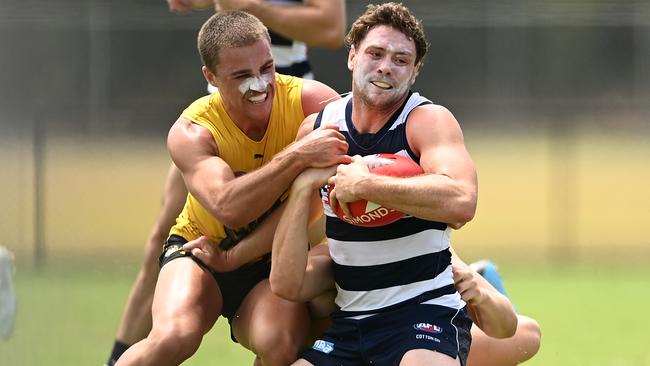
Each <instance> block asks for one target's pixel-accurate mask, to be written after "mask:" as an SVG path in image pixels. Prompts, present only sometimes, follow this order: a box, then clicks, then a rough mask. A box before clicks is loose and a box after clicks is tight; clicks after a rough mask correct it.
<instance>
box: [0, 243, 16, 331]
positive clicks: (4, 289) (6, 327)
mask: <svg viewBox="0 0 650 366" xmlns="http://www.w3.org/2000/svg"><path fill="white" fill-rule="evenodd" d="M13 278H14V256H13V253H11V252H10V251H9V249H7V248H5V247H3V246H1V245H0V339H9V337H11V334H12V333H13V331H14V325H15V323H16V291H15V290H14V279H13Z"/></svg>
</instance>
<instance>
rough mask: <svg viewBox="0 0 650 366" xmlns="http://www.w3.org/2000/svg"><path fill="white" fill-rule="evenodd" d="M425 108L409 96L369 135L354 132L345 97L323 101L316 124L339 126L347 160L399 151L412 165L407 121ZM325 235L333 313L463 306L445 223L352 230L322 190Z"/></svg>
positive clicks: (404, 221) (412, 221)
mask: <svg viewBox="0 0 650 366" xmlns="http://www.w3.org/2000/svg"><path fill="white" fill-rule="evenodd" d="M424 104H431V101H430V100H428V99H427V98H424V97H422V96H420V95H419V94H418V93H409V97H408V98H407V100H406V102H405V103H404V105H403V106H402V107H401V108H400V109H399V110H398V111H396V112H395V114H394V115H393V116H392V117H391V119H390V120H389V121H388V122H387V123H386V125H384V127H382V128H381V130H380V131H379V132H377V133H375V134H360V133H358V132H357V131H356V129H355V128H354V125H353V124H352V120H351V116H352V94H350V95H348V96H346V97H345V98H343V99H340V100H337V101H335V102H332V103H330V104H328V105H327V106H326V107H325V108H324V110H323V111H321V113H320V114H319V115H318V117H317V119H316V122H315V126H314V128H317V127H318V126H320V125H321V124H327V125H332V124H335V125H338V126H339V131H340V132H341V133H342V134H343V135H344V136H345V138H346V141H347V142H348V144H349V149H348V155H361V156H366V155H373V154H379V153H390V154H398V155H402V156H405V157H409V158H410V159H412V160H414V161H416V162H419V157H418V156H416V155H415V154H414V153H413V151H411V149H410V148H409V145H408V142H407V138H406V122H407V119H408V116H409V113H410V112H411V111H413V109H415V108H417V107H418V106H421V105H424ZM321 198H322V200H323V206H324V211H325V215H326V220H327V226H326V232H327V238H328V245H329V250H330V255H331V256H332V260H333V262H334V264H333V273H334V279H335V281H336V287H337V290H338V294H337V296H336V304H337V305H338V306H339V307H340V309H341V310H340V312H339V313H338V314H335V316H344V317H349V316H362V315H365V314H374V313H378V312H381V311H386V310H389V309H392V308H394V307H397V306H400V305H403V304H405V303H410V302H418V303H424V304H435V305H441V306H446V307H450V308H453V309H460V308H462V307H464V306H465V303H464V302H463V300H462V299H461V298H460V295H459V294H458V292H456V289H455V288H454V285H453V284H454V281H453V276H452V272H451V252H450V250H449V245H450V234H451V229H450V228H449V227H448V226H447V224H445V223H441V222H434V221H428V220H423V219H419V218H416V217H412V216H408V215H407V216H405V217H403V218H401V219H400V220H398V221H396V222H394V223H392V224H389V225H385V226H380V227H359V226H353V225H351V224H348V223H347V222H345V221H343V220H340V219H339V218H337V217H336V215H335V214H334V213H333V211H332V209H331V207H330V206H329V205H328V204H327V189H326V187H325V188H323V189H322V190H321Z"/></svg>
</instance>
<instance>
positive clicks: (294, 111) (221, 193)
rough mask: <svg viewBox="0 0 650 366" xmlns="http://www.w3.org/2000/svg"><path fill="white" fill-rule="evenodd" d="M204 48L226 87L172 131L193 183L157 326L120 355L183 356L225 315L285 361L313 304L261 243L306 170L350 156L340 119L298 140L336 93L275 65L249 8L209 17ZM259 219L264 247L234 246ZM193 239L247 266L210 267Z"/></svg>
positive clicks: (167, 360)
mask: <svg viewBox="0 0 650 366" xmlns="http://www.w3.org/2000/svg"><path fill="white" fill-rule="evenodd" d="M198 48H199V53H200V55H201V59H202V62H203V64H204V67H203V68H202V70H203V74H204V76H205V78H206V80H207V81H208V82H209V83H210V84H211V85H213V86H215V87H218V93H216V94H214V95H210V96H206V97H203V98H201V99H199V100H197V101H196V102H194V103H193V104H192V105H191V106H190V107H189V108H187V109H186V110H185V111H184V112H183V113H182V115H181V117H180V118H179V119H178V120H177V121H176V123H175V124H174V125H173V126H172V128H171V130H170V132H169V137H168V149H169V152H170V155H171V157H172V159H173V161H174V163H175V164H176V166H177V167H178V168H179V170H180V171H181V173H182V174H183V180H184V183H185V185H186V186H187V188H188V190H189V192H190V193H189V195H188V198H187V200H186V203H185V206H184V208H183V212H182V213H181V215H180V216H179V218H178V220H177V224H176V225H175V226H174V227H173V229H172V231H171V235H170V237H169V238H168V240H167V241H166V243H165V247H164V250H163V254H162V255H161V258H160V262H161V270H160V274H159V276H158V282H157V284H156V290H155V294H154V299H153V306H152V319H153V324H152V330H151V332H150V333H149V335H148V336H147V338H146V339H144V340H142V341H140V342H138V343H136V344H135V345H133V346H132V347H131V348H129V349H128V350H127V351H126V352H125V353H124V354H123V355H122V357H121V358H120V359H119V360H118V362H117V365H179V364H181V363H182V362H183V361H184V360H186V359H187V358H188V357H190V356H191V355H192V354H193V353H194V352H195V351H196V350H197V349H198V347H199V345H200V343H201V339H202V337H203V335H204V334H205V333H207V332H208V331H209V330H210V328H211V327H212V326H213V325H214V323H215V322H216V320H217V319H218V317H219V316H221V315H223V316H225V317H226V318H228V319H229V321H230V323H231V327H232V335H233V337H234V339H236V340H237V341H238V342H239V343H240V344H242V345H243V346H245V347H246V348H248V349H250V350H251V351H253V352H254V353H255V354H256V355H257V359H256V363H258V364H261V365H287V364H289V363H291V362H292V361H293V360H295V359H296V357H297V352H298V349H299V347H300V346H301V345H302V343H303V342H304V339H305V337H306V333H307V328H308V325H309V313H308V309H307V306H306V305H305V304H304V303H296V302H291V301H287V300H284V299H281V298H279V297H277V296H275V295H274V294H273V293H272V292H271V290H270V286H269V283H268V273H269V271H270V260H269V257H268V254H265V253H268V252H269V251H270V246H271V240H272V235H273V234H272V233H273V230H274V229H275V224H274V223H277V220H279V213H280V211H281V209H282V207H278V206H281V202H282V199H283V194H284V192H285V191H286V190H287V188H288V187H289V185H290V184H291V182H292V181H293V179H294V178H295V177H296V176H297V175H298V174H299V173H300V172H301V171H303V170H304V169H306V168H310V167H326V166H332V165H335V164H341V163H349V162H350V160H351V159H350V157H348V156H346V155H345V152H346V151H347V147H348V146H347V143H346V142H345V141H344V138H343V136H342V135H341V134H340V133H339V132H338V130H337V129H336V128H331V127H323V128H320V129H318V130H316V131H315V132H313V133H310V134H309V135H308V136H306V137H305V138H303V139H301V140H300V141H297V142H293V143H292V141H293V140H294V139H295V136H296V134H297V132H298V128H299V126H300V123H301V122H302V120H303V119H304V118H305V117H306V116H307V115H310V114H312V113H315V112H318V111H319V110H320V109H321V108H322V107H323V105H324V102H326V101H329V100H332V99H336V98H338V95H337V94H336V93H335V92H334V90H332V89H331V88H329V87H327V86H326V85H324V84H322V83H320V82H317V81H313V80H301V79H297V78H294V77H289V76H281V75H278V74H276V73H275V68H274V62H273V58H272V56H271V48H270V39H269V35H268V31H267V30H266V28H265V27H264V25H262V23H261V22H260V21H259V20H258V19H257V18H255V17H254V16H252V15H250V14H247V13H244V12H240V11H232V12H220V13H217V14H215V15H213V16H212V17H211V18H210V19H208V21H206V23H205V24H204V25H203V27H202V28H201V31H200V32H199V37H198ZM262 220H263V221H264V222H265V224H266V225H263V227H260V228H259V230H270V231H268V236H267V237H268V238H269V239H268V240H267V241H266V242H265V245H262V246H253V247H250V246H245V248H246V249H247V252H240V251H238V248H239V246H237V244H238V242H239V241H240V240H242V239H245V237H246V235H247V234H248V233H249V232H250V231H252V230H253V229H255V227H256V226H257V223H258V222H261V221H262ZM194 239H197V240H199V241H207V240H210V242H213V243H215V245H219V246H221V247H222V248H224V249H226V248H229V247H232V249H231V250H229V251H228V252H227V253H229V254H228V255H229V258H230V260H231V262H233V263H246V264H244V265H243V266H241V267H240V268H238V269H236V270H233V271H229V270H231V269H232V268H216V270H212V269H209V268H208V267H207V266H206V265H205V263H203V262H202V261H201V259H200V258H198V257H197V256H194V255H192V254H191V252H189V251H185V250H183V249H182V245H183V244H184V243H186V242H188V241H191V240H194ZM242 247H243V246H242ZM251 248H252V251H250V250H248V249H251ZM235 257H236V258H235ZM234 267H237V266H236V265H235V266H234ZM217 271H219V272H217ZM224 271H227V272H224Z"/></svg>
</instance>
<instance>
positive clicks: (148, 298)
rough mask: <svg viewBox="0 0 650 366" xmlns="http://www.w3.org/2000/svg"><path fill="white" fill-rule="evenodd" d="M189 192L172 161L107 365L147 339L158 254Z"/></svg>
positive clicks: (157, 269) (157, 267) (158, 267)
mask: <svg viewBox="0 0 650 366" xmlns="http://www.w3.org/2000/svg"><path fill="white" fill-rule="evenodd" d="M186 196H187V189H185V184H184V182H183V177H182V176H181V174H180V171H179V170H178V168H176V166H175V165H174V164H171V166H170V167H169V171H168V173H167V178H166V181H165V187H164V191H163V197H162V206H161V210H160V213H159V215H158V218H157V220H156V223H155V224H154V226H153V228H152V230H151V233H150V234H149V239H148V240H147V243H146V245H145V248H144V260H143V262H142V266H141V267H140V272H139V273H138V276H137V277H136V279H135V282H134V283H133V286H132V287H131V291H130V292H129V296H128V298H127V301H126V305H125V306H124V311H123V313H122V318H121V320H120V325H119V327H118V330H117V334H116V336H115V343H114V345H113V350H112V352H111V355H110V358H109V360H108V362H107V363H106V365H107V366H113V365H115V363H116V362H117V360H118V359H119V358H120V356H122V354H123V353H124V352H125V351H126V350H127V349H128V348H129V347H130V346H131V345H132V344H135V343H136V342H139V341H140V340H142V339H144V338H145V337H146V336H147V334H148V333H149V331H150V330H151V303H152V302H153V294H154V289H155V287H156V281H157V279H158V271H159V270H160V264H159V263H158V257H159V256H160V253H161V251H162V244H163V242H164V241H165V239H166V238H167V236H168V235H169V229H170V228H171V226H172V225H173V224H174V222H175V221H176V217H177V216H178V214H179V213H180V211H181V209H182V208H183V204H184V203H185V198H186Z"/></svg>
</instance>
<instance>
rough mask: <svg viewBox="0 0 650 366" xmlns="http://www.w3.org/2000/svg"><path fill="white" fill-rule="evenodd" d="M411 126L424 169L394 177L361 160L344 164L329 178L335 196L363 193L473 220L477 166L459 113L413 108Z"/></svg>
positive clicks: (448, 219)
mask: <svg viewBox="0 0 650 366" xmlns="http://www.w3.org/2000/svg"><path fill="white" fill-rule="evenodd" d="M406 131H407V138H408V141H409V145H410V146H411V149H412V150H413V151H414V152H415V153H416V154H418V155H419V156H420V165H421V166H422V168H423V170H424V172H425V174H423V175H420V176H416V177H411V178H394V177H386V176H380V175H375V174H371V173H369V171H368V169H367V168H366V167H365V165H364V164H361V163H360V164H351V165H350V166H341V167H340V168H339V170H338V171H337V175H336V176H335V177H334V178H333V179H332V180H331V181H330V183H334V184H335V185H336V188H335V192H336V198H337V199H338V200H339V201H343V202H352V201H355V200H358V199H360V198H364V199H367V200H369V201H373V202H377V203H380V204H382V205H384V206H387V207H391V208H394V209H397V210H399V211H402V212H406V213H408V214H411V215H413V216H416V217H420V218H423V219H427V220H433V221H440V222H444V223H447V224H449V225H451V226H452V227H454V228H458V227H460V226H462V225H463V224H465V223H466V222H468V221H470V220H471V219H472V218H473V217H474V212H475V210H476V198H477V186H478V184H477V179H476V170H475V167H474V163H473V162H472V160H471V158H470V156H469V153H468V152H467V150H466V149H465V145H464V142H463V135H462V132H461V130H460V126H459V125H458V122H457V121H456V119H455V118H454V116H453V115H452V114H451V113H450V112H449V111H448V110H447V109H445V108H444V107H440V106H421V107H418V108H417V109H415V110H414V111H413V112H411V115H410V116H409V121H408V124H407V128H406Z"/></svg>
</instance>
